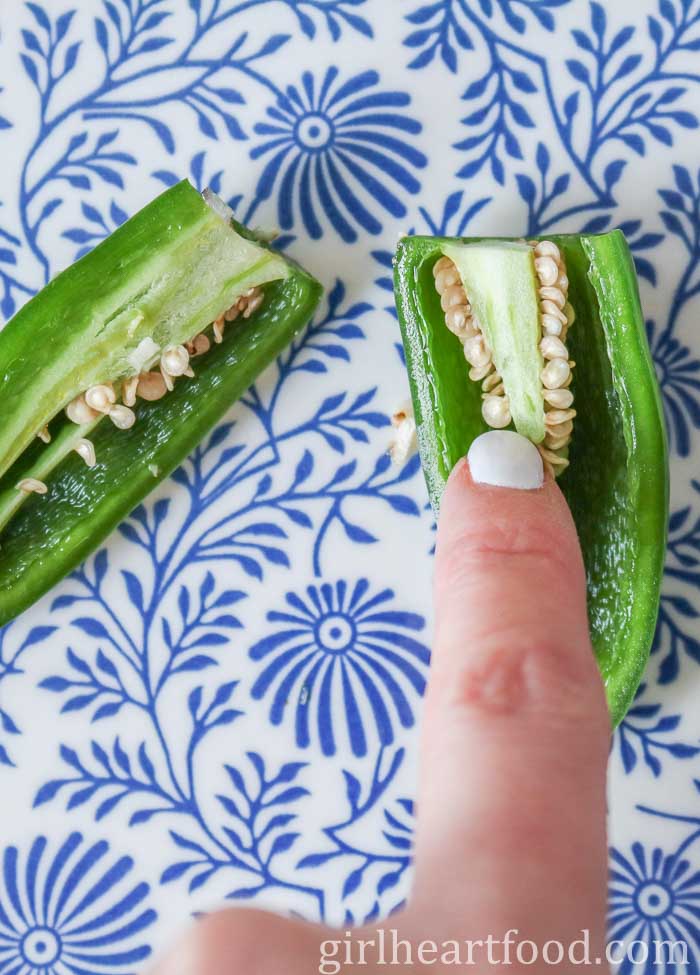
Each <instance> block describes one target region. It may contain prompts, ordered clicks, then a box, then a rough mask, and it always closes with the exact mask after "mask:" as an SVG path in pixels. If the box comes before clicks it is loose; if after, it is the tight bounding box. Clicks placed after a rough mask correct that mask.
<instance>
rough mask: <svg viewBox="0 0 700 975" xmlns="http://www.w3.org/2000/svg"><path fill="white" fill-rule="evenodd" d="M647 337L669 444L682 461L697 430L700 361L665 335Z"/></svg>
mask: <svg viewBox="0 0 700 975" xmlns="http://www.w3.org/2000/svg"><path fill="white" fill-rule="evenodd" d="M647 334H648V337H649V344H650V346H651V352H652V355H653V357H654V364H655V366H656V372H657V374H658V377H659V384H660V386H661V392H662V394H663V404H664V414H665V417H666V428H667V430H668V435H669V440H670V441H671V444H672V445H673V446H675V449H676V450H677V452H678V454H679V455H680V456H681V457H687V456H688V454H689V453H690V432H691V429H692V428H693V427H700V360H698V359H697V358H695V357H694V356H693V354H692V352H691V351H690V349H689V348H688V347H687V346H686V345H683V344H682V342H680V341H679V340H678V339H677V338H675V337H674V336H673V335H670V334H669V333H668V331H659V332H658V333H656V332H655V329H654V323H653V322H647Z"/></svg>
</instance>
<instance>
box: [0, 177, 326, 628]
mask: <svg viewBox="0 0 700 975" xmlns="http://www.w3.org/2000/svg"><path fill="white" fill-rule="evenodd" d="M320 294H321V287H320V285H319V284H318V282H317V281H315V280H314V279H313V278H312V277H311V276H310V275H308V274H307V273H306V272H305V271H304V270H302V269H301V268H300V267H299V266H298V265H296V264H294V263H293V262H292V261H290V260H288V259H286V258H285V257H283V256H282V255H281V254H279V253H277V252H275V251H273V250H270V248H268V247H267V246H265V245H264V244H263V243H261V242H260V241H258V240H256V239H255V238H253V236H252V235H250V234H249V233H248V232H247V231H246V230H245V228H243V227H241V226H240V225H239V224H237V223H236V222H235V220H233V218H232V214H231V213H230V211H229V210H228V208H227V207H225V206H224V205H223V204H222V203H221V201H219V200H217V199H216V198H213V197H212V196H211V195H210V196H209V197H208V200H205V199H203V198H202V196H200V194H199V193H198V192H197V191H196V190H195V189H194V188H193V187H192V186H191V185H190V184H189V183H187V182H186V181H184V182H182V183H179V184H178V185H176V186H174V187H172V188H171V189H170V190H168V191H166V192H165V193H163V194H162V195H161V196H159V197H158V198H157V199H156V200H154V201H153V202H152V203H150V204H149V205H148V206H146V207H145V208H144V209H143V210H141V212H140V213H138V214H136V216H134V217H132V219H131V220H129V221H127V222H126V223H125V224H124V225H123V226H122V227H120V228H119V229H118V230H117V231H115V232H114V233H113V234H112V235H111V237H109V238H108V239H107V240H106V241H104V242H103V243H102V244H100V245H99V246H98V247H97V248H96V249H95V250H94V251H92V252H91V253H90V254H88V255H87V256H86V257H84V258H82V260H80V261H78V262H77V263H76V264H74V265H73V266H72V267H70V268H68V269H67V270H66V271H64V272H63V273H62V274H60V275H59V276H58V277H57V278H56V279H55V280H53V281H52V282H51V283H50V284H49V285H48V286H47V287H46V288H45V289H44V290H43V291H42V292H40V294H38V295H37V296H36V297H35V298H33V299H32V300H31V301H30V302H28V304H27V305H25V306H24V308H22V309H21V310H20V311H19V312H18V314H17V315H16V316H15V317H14V318H13V319H12V320H11V321H10V322H9V323H8V324H7V326H6V327H5V328H4V330H3V331H2V332H0V415H2V417H3V421H2V425H1V426H0V624H2V623H5V622H7V621H8V620H9V619H11V618H12V617H14V616H15V615H17V614H18V613H19V612H21V611H22V610H23V609H25V608H26V607H27V606H29V605H30V604H31V603H33V602H34V601H35V600H36V599H38V598H39V596H41V595H42V594H43V593H44V592H46V591H47V590H48V589H49V588H50V587H51V586H53V585H54V584H55V583H56V582H58V581H59V580H60V579H61V578H62V577H63V576H64V575H66V574H67V573H68V572H70V571H71V570H72V569H73V568H75V566H76V565H78V564H79V563H80V562H81V561H82V560H83V559H84V558H85V557H86V556H87V555H88V554H89V553H90V552H91V551H92V550H94V549H95V548H96V547H97V546H98V545H99V544H100V543H101V542H102V541H103V540H104V538H105V537H106V535H107V534H108V533H109V532H110V531H112V529H113V528H114V527H115V526H116V525H117V524H118V523H119V522H120V521H121V520H122V519H123V518H124V517H126V515H128V514H129V512H130V511H131V510H132V509H133V508H134V507H135V506H136V505H137V504H138V503H139V502H140V501H141V500H142V499H143V498H144V497H145V496H146V495H147V494H148V493H149V491H151V490H152V489H153V487H155V485H156V484H158V483H159V482H160V481H161V480H162V479H163V478H164V477H166V476H167V475H168V474H170V473H171V472H172V471H173V470H174V468H176V467H177V466H178V465H179V464H180V463H182V461H183V460H184V459H185V457H186V456H187V454H188V453H189V452H190V451H191V450H192V449H193V448H194V447H195V445H196V444H197V443H198V441H199V440H201V438H202V437H203V436H204V434H205V433H206V432H207V431H208V430H209V429H210V428H211V427H212V426H213V425H214V424H215V423H216V422H217V421H218V420H219V419H221V417H222V416H223V415H224V413H225V412H226V410H227V409H228V408H229V407H230V406H231V405H232V404H233V403H234V402H235V400H236V399H238V397H239V396H240V395H241V394H242V393H243V392H244V391H245V390H246V389H247V387H248V386H249V385H250V384H251V383H252V382H253V381H254V380H255V378H256V377H257V375H258V374H259V373H260V372H261V371H262V370H263V369H264V368H265V366H267V365H268V364H269V363H270V362H271V361H272V360H273V359H274V357H275V356H276V355H277V354H278V353H279V352H280V351H281V350H282V349H283V348H284V347H285V346H286V345H287V344H288V343H289V342H290V340H291V339H292V338H293V336H294V335H295V334H297V333H298V332H299V331H300V329H302V328H303V326H304V325H305V324H306V323H307V322H308V320H309V319H310V317H311V315H312V314H313V312H314V309H315V307H316V305H317V304H318V300H319V297H320Z"/></svg>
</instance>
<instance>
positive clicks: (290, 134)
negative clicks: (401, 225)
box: [251, 68, 427, 242]
mask: <svg viewBox="0 0 700 975" xmlns="http://www.w3.org/2000/svg"><path fill="white" fill-rule="evenodd" d="M337 79H338V69H337V68H330V69H329V70H328V71H327V72H326V75H325V77H324V78H323V80H322V81H321V83H320V84H318V85H317V83H316V81H315V79H314V76H313V75H312V74H311V72H309V71H305V72H304V74H303V76H302V81H301V85H299V86H297V85H289V86H288V88H287V91H286V94H284V93H282V92H280V94H279V97H278V99H277V104H276V105H275V106H274V107H271V108H268V109H267V116H268V119H269V121H265V122H259V123H258V124H257V125H256V126H255V132H256V133H257V134H258V135H262V136H266V137H267V138H266V140H265V142H263V143H262V144H261V145H259V146H256V147H255V148H254V149H253V150H252V151H251V156H252V158H253V159H258V158H260V157H261V156H269V157H270V158H269V160H268V162H267V165H266V166H265V169H264V170H263V172H262V175H261V176H260V180H259V182H258V185H257V190H256V196H257V199H258V201H259V200H263V199H267V198H268V197H269V196H270V195H271V194H272V192H273V190H274V189H275V187H278V193H277V196H278V204H277V212H278V220H279V223H280V226H281V227H282V229H284V230H290V229H291V228H292V226H293V225H294V220H295V210H296V207H297V206H298V208H299V211H300V213H301V219H302V220H303V223H304V226H305V227H306V230H307V231H308V233H309V235H310V236H311V237H313V238H314V239H318V238H319V237H321V236H322V235H323V227H322V225H321V222H320V219H319V208H320V210H321V211H322V212H323V213H325V215H326V217H327V218H328V220H329V221H330V223H331V225H332V226H333V228H334V229H335V230H336V231H337V233H338V234H339V235H340V236H341V237H342V239H343V240H345V241H347V242H352V241H355V240H357V238H358V233H357V229H356V226H357V225H359V227H360V228H361V229H363V230H366V231H368V232H369V233H371V234H378V233H380V232H381V230H382V224H381V222H380V221H379V219H378V218H377V216H376V215H375V213H374V212H373V211H374V210H376V208H377V207H379V208H381V209H382V210H385V211H387V212H388V213H390V214H391V215H392V216H393V217H404V216H405V215H406V212H407V211H406V206H405V205H404V203H403V201H402V199H401V196H402V195H403V193H417V192H418V190H419V189H420V183H419V182H418V180H417V179H416V177H415V176H414V174H413V172H412V171H411V167H412V168H413V169H423V168H424V167H425V166H426V164H427V159H426V157H425V156H424V155H423V153H422V152H420V151H419V150H418V149H417V148H416V147H415V145H414V144H413V140H411V141H408V140H407V138H406V137H411V136H417V135H418V133H419V132H421V130H422V126H421V124H420V122H417V121H416V120H415V119H412V118H410V117H408V116H407V115H405V114H404V113H402V112H400V111H399V110H400V109H402V108H405V107H406V106H407V105H408V104H409V103H410V101H411V99H410V97H409V96H408V95H407V94H405V93H403V92H398V91H376V90H372V89H376V86H377V85H378V83H379V75H378V74H377V72H376V71H365V72H363V73H362V74H358V75H354V76H353V77H352V78H349V79H348V80H347V81H344V82H341V83H339V84H336V81H337ZM373 204H375V205H376V206H374V207H373Z"/></svg>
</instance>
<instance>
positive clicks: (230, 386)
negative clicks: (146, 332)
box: [0, 261, 322, 625]
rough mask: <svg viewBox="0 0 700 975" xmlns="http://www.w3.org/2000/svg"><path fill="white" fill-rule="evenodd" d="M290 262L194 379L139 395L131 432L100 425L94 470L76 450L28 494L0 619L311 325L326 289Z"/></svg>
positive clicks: (33, 596) (6, 538)
mask: <svg viewBox="0 0 700 975" xmlns="http://www.w3.org/2000/svg"><path fill="white" fill-rule="evenodd" d="M286 263H287V266H288V276H287V277H286V278H285V279H284V280H281V281H275V282H272V283H271V284H267V285H265V301H264V303H263V305H262V307H261V308H260V309H259V310H258V311H257V312H255V314H254V315H252V316H251V317H250V319H248V320H244V319H239V320H237V321H236V322H235V323H234V324H233V325H231V326H229V327H228V328H227V329H226V331H225V333H224V341H223V343H222V344H221V345H212V347H211V349H210V350H209V352H207V353H206V354H205V355H203V356H201V357H198V358H196V359H195V360H194V361H193V366H194V369H195V378H194V379H187V378H184V379H179V380H178V381H177V382H176V384H175V389H174V390H173V392H171V393H168V395H167V396H165V397H164V398H163V399H161V400H158V401H157V402H152V403H149V402H145V401H142V400H139V402H138V405H137V406H136V415H137V420H136V424H135V426H134V427H132V428H131V429H130V430H117V428H116V427H114V426H113V425H112V424H111V423H110V422H109V421H104V422H102V423H100V424H99V425H98V426H97V428H96V429H95V431H94V433H93V434H91V439H92V441H93V443H94V445H95V451H96V454H97V465H96V466H95V467H93V468H87V467H86V466H85V464H84V462H83V461H82V460H81V459H80V457H78V455H77V454H75V453H73V454H71V455H70V457H68V458H67V459H66V460H65V461H63V463H62V464H61V465H60V467H58V468H57V469H56V471H55V472H54V474H53V475H52V477H51V479H50V481H49V493H48V494H47V495H43V496H40V495H31V496H30V497H29V498H28V499H27V501H26V503H25V504H24V505H23V506H22V508H21V509H20V510H19V512H18V513H17V514H16V515H15V516H14V517H13V519H12V521H11V522H10V523H9V525H8V526H7V528H6V529H5V530H4V532H3V533H2V535H1V536H0V625H2V624H4V623H6V622H8V621H9V620H10V619H12V618H13V617H14V616H16V615H17V614H18V613H21V612H22V611H23V610H24V609H26V608H27V607H28V606H30V605H31V604H32V603H34V602H35V601H36V600H37V599H39V597H40V596H42V595H43V594H44V593H45V592H47V591H48V590H49V589H50V588H51V587H52V586H53V585H55V584H56V583H57V582H58V581H59V580H60V579H62V578H63V577H64V576H65V575H66V574H67V573H69V572H71V571H72V570H73V569H74V568H76V567H77V566H78V565H79V564H80V563H81V562H82V561H83V560H84V559H85V558H86V557H87V556H88V555H89V554H90V553H91V552H92V551H94V550H95V549H96V548H98V547H99V545H100V544H101V543H102V542H103V541H104V539H105V538H106V537H107V535H109V533H110V532H111V531H112V530H113V529H114V528H115V527H116V526H117V525H118V524H119V522H120V521H122V520H123V519H124V518H125V517H126V516H127V515H128V514H129V512H130V511H132V510H133V508H134V507H135V506H136V505H137V504H139V503H140V502H141V501H142V500H143V499H144V498H145V496H146V495H147V494H148V493H149V492H150V491H152V490H153V488H154V487H155V486H156V485H157V484H158V483H159V482H160V481H162V480H163V479H164V478H165V477H167V476H168V475H169V474H170V473H171V472H172V471H173V470H174V469H175V468H176V467H178V466H179V465H180V464H181V463H182V462H183V461H184V460H185V458H186V457H187V455H188V454H189V453H190V451H191V450H192V449H193V448H194V447H195V446H196V445H197V443H198V442H199V441H200V440H201V439H202V437H203V436H204V435H205V434H206V433H207V431H208V430H209V429H210V428H211V427H212V426H213V425H214V424H216V423H217V422H218V421H219V420H220V419H221V418H222V417H223V416H224V414H225V413H226V411H227V410H228V409H229V408H230V407H231V405H232V404H233V403H234V402H235V401H236V400H237V399H238V398H239V397H240V396H241V394H242V393H243V392H244V391H245V390H246V389H247V388H248V387H249V386H250V384H251V383H252V382H253V381H254V380H255V378H256V377H257V376H258V374H259V373H260V372H261V371H262V370H263V369H264V368H265V367H266V366H267V365H269V364H270V363H271V362H272V361H273V360H274V358H275V357H276V356H277V355H278V354H279V353H280V352H281V351H282V350H283V349H284V347H285V346H286V345H288V343H289V342H290V341H291V340H292V338H293V337H294V336H295V335H297V334H298V333H299V331H300V330H301V329H302V328H303V327H304V326H305V325H306V324H307V322H308V321H309V319H310V318H311V316H312V314H313V312H314V310H315V308H316V306H317V304H318V301H319V298H320V296H321V293H322V289H321V286H320V284H319V283H318V282H317V281H316V280H314V278H312V277H311V276H310V275H308V274H307V273H306V272H305V271H303V270H302V269H301V268H299V267H298V266H296V265H294V264H292V262H289V261H287V262H286ZM58 422H59V423H61V422H63V421H58ZM66 422H67V421H66ZM42 446H43V445H41V444H40V443H39V442H37V443H35V444H33V445H32V447H31V448H30V450H28V451H27V452H26V453H25V454H24V455H23V456H22V457H21V458H20V459H19V461H17V463H16V464H15V465H14V467H13V468H12V469H11V470H9V471H8V472H7V474H6V475H5V477H4V478H3V479H2V481H0V490H2V489H6V488H8V487H11V486H13V485H14V484H16V483H17V481H18V480H19V478H21V477H22V476H23V474H22V471H23V469H26V468H28V467H30V466H31V464H32V462H33V461H34V460H36V456H37V454H38V453H39V452H40V450H41V447H42ZM154 471H156V473H155V474H154Z"/></svg>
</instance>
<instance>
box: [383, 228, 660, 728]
mask: <svg viewBox="0 0 700 975" xmlns="http://www.w3.org/2000/svg"><path fill="white" fill-rule="evenodd" d="M395 291H396V302H397V308H398V314H399V322H400V325H401V330H402V335H403V342H404V348H405V352H406V360H407V365H408V373H409V380H410V385H411V391H412V397H413V403H414V410H415V418H416V424H417V431H418V441H419V448H420V453H421V458H422V461H423V469H424V473H425V477H426V481H427V485H428V491H429V495H430V499H431V502H432V504H433V507H434V509H435V511H436V512H437V511H438V509H439V505H440V497H441V494H442V491H443V488H444V486H445V483H446V481H447V478H448V476H449V473H450V471H451V470H452V467H453V466H454V464H455V463H456V462H457V460H459V458H461V457H463V456H464V455H465V454H466V452H467V451H468V449H469V445H470V444H471V442H472V440H474V438H475V437H477V436H478V435H479V434H480V433H483V432H484V431H485V430H487V429H488V428H489V426H495V427H505V426H510V427H511V428H512V427H515V429H516V430H518V431H519V432H520V433H522V434H523V435H524V436H527V437H528V438H529V439H531V440H532V441H533V442H534V443H536V444H538V446H539V448H540V452H541V453H542V456H543V458H544V460H545V464H546V466H548V467H549V468H550V470H551V471H552V473H554V474H555V475H557V476H560V482H559V483H560V485H561V488H562V490H563V491H564V494H565V496H566V498H567V501H568V503H569V505H570V507H571V510H572V512H573V516H574V520H575V522H576V526H577V529H578V533H579V538H580V541H581V547H582V549H583V556H584V561H585V564H586V572H587V580H588V607H589V618H590V627H591V636H592V640H593V646H594V649H595V652H596V656H597V659H598V663H599V666H600V670H601V673H602V676H603V680H604V683H605V687H606V693H607V697H608V702H609V706H610V711H611V716H612V720H613V723H614V724H617V723H618V722H619V721H620V720H621V719H622V718H623V716H624V714H625V713H626V711H627V709H628V708H629V705H630V703H631V701H632V700H633V698H634V695H635V693H636V690H637V688H638V685H639V682H640V680H641V677H642V673H643V671H644V668H645V665H646V662H647V660H648V656H649V652H650V648H651V644H652V639H653V633H654V628H655V623H656V617H657V613H658V606H659V591H660V584H661V579H662V573H663V560H664V553H665V538H666V524H667V516H668V459H667V447H666V436H665V431H664V425H663V414H662V409H661V402H660V394H659V389H658V383H657V381H656V376H655V372H654V367H653V363H652V361H651V357H650V354H649V349H648V345H647V341H646V335H645V328H644V319H643V316H642V311H641V308H640V303H639V294H638V288H637V279H636V274H635V270H634V263H633V260H632V257H631V255H630V252H629V249H628V247H627V244H626V242H625V239H624V236H623V234H622V233H620V232H619V231H613V232H611V233H607V234H601V235H582V236H574V235H566V236H555V237H552V238H549V240H548V241H547V242H542V241H539V242H538V241H522V240H519V241H507V240H500V239H499V240H493V239H492V240H483V239H463V240H455V239H447V238H434V237H407V238H404V239H403V240H402V241H401V242H400V244H399V247H398V252H397V255H396V260H395ZM465 358H466V359H467V361H465ZM470 366H471V368H470Z"/></svg>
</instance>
